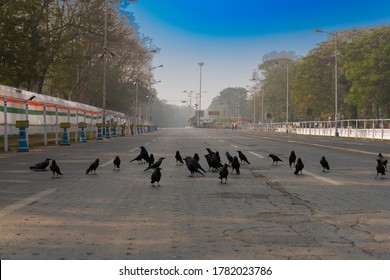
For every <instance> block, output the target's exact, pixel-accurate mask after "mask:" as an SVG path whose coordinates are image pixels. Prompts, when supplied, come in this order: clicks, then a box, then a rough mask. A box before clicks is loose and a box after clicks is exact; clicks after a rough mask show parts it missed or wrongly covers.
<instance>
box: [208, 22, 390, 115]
mask: <svg viewBox="0 0 390 280" xmlns="http://www.w3.org/2000/svg"><path fill="white" fill-rule="evenodd" d="M329 35H330V36H329V39H328V40H327V41H325V42H322V43H320V44H318V46H317V47H316V48H314V49H312V50H311V51H309V53H308V54H307V55H306V56H303V57H299V56H297V55H296V54H295V53H294V52H292V51H281V52H277V51H273V52H270V53H268V54H266V55H264V56H263V59H262V61H261V62H260V63H259V65H258V70H256V71H254V72H253V75H252V77H251V78H250V81H251V82H252V83H253V86H252V88H251V89H245V88H235V89H234V88H233V89H232V88H228V89H224V90H223V91H221V93H220V95H219V96H217V97H216V98H215V99H214V100H213V102H212V104H211V106H210V108H211V109H213V108H214V109H216V108H220V110H226V108H228V110H229V109H230V110H232V112H233V110H234V108H235V107H237V102H239V103H240V101H237V100H236V99H235V96H237V94H238V92H241V91H245V90H246V91H247V92H248V98H247V100H246V107H245V110H242V109H241V111H240V112H242V113H241V114H242V115H245V116H246V117H247V118H248V119H249V120H251V121H253V120H254V121H255V122H259V121H260V122H269V121H274V122H284V121H286V119H287V118H286V117H287V116H286V113H287V111H288V120H289V121H307V120H329V119H330V120H334V118H335V113H336V112H335V111H336V108H335V107H336V106H335V104H336V97H335V92H336V87H335V80H336V79H335V74H336V68H335V65H336V57H335V54H336V53H335V47H337V119H358V118H360V119H363V118H366V119H371V118H375V119H381V118H383V119H386V118H387V119H388V118H390V26H387V25H384V26H377V27H367V28H359V29H353V30H342V31H338V32H337V33H332V34H329ZM331 35H333V36H331ZM335 40H337V41H335ZM336 42H337V45H336V44H335V43H336ZM287 98H288V99H287ZM287 100H288V101H287ZM221 104H227V105H226V108H225V109H224V108H222V107H221ZM239 106H241V107H242V106H243V105H242V104H241V103H240V105H239ZM287 106H288V110H287ZM232 116H233V115H232V114H231V115H230V117H232Z"/></svg>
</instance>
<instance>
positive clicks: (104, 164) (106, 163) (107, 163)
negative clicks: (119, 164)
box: [100, 160, 113, 167]
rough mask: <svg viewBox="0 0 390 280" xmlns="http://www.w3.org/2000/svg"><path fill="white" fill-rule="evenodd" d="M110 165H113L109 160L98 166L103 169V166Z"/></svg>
mask: <svg viewBox="0 0 390 280" xmlns="http://www.w3.org/2000/svg"><path fill="white" fill-rule="evenodd" d="M111 163H113V161H112V160H109V161H107V162H105V163H103V164H100V166H101V167H104V166H107V165H109V164H111Z"/></svg>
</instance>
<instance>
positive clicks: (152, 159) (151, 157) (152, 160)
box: [149, 154, 154, 166]
mask: <svg viewBox="0 0 390 280" xmlns="http://www.w3.org/2000/svg"><path fill="white" fill-rule="evenodd" d="M153 163H154V155H153V154H150V156H149V166H151V165H152V164H153Z"/></svg>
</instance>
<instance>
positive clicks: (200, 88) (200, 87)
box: [198, 61, 205, 125]
mask: <svg viewBox="0 0 390 280" xmlns="http://www.w3.org/2000/svg"><path fill="white" fill-rule="evenodd" d="M204 64H205V63H204V62H203V61H200V62H198V65H199V68H200V72H199V108H198V124H199V125H200V112H201V110H202V67H203V65H204Z"/></svg>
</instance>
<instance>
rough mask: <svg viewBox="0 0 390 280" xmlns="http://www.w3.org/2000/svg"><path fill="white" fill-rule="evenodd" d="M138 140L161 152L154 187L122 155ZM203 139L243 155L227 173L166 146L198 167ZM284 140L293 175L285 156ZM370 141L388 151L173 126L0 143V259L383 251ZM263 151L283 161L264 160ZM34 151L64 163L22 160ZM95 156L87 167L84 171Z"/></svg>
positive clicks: (389, 254) (385, 223)
mask: <svg viewBox="0 0 390 280" xmlns="http://www.w3.org/2000/svg"><path fill="white" fill-rule="evenodd" d="M140 146H145V147H146V149H147V150H148V152H149V153H153V154H154V157H155V158H156V159H158V158H159V157H165V160H164V161H163V163H162V165H161V167H162V171H161V172H162V178H161V182H160V184H161V186H160V187H153V186H152V184H151V183H150V176H151V174H152V170H148V171H143V170H144V169H145V166H144V165H143V164H138V163H137V162H132V163H130V162H129V160H131V159H133V158H134V157H136V156H137V155H138V153H139V151H140V149H139V147H140ZM205 148H210V149H212V150H214V151H219V152H220V154H221V158H222V161H223V162H225V161H227V159H226V157H225V152H226V151H229V152H230V153H231V154H232V155H237V151H238V150H241V151H242V152H244V154H245V155H246V156H247V158H248V160H249V162H250V163H251V164H250V165H248V164H243V165H241V173H240V174H239V175H237V174H229V176H228V180H227V184H220V180H219V179H218V173H216V172H211V171H210V172H208V173H206V175H205V177H202V176H201V175H199V174H196V175H195V176H194V177H189V174H190V172H189V171H188V170H187V168H186V166H185V165H182V166H177V165H176V161H175V158H174V155H175V152H176V150H179V151H180V152H181V154H182V155H183V156H187V155H190V156H193V154H194V153H198V154H199V155H200V156H201V160H200V163H201V165H202V166H203V167H204V168H205V169H206V170H207V169H208V165H207V163H206V160H205V158H204V156H203V155H205V154H206V153H207V152H206V149H205ZM291 150H294V151H295V152H296V154H297V156H298V157H301V158H302V160H303V163H304V165H305V168H304V169H303V175H294V174H293V171H294V169H290V168H289V166H288V156H289V154H290V151H291ZM379 152H382V154H384V155H385V156H386V157H390V143H389V142H386V141H384V142H382V141H371V140H367V141H361V140H354V139H340V138H337V139H336V138H320V137H299V136H293V135H271V134H246V133H243V132H232V131H223V130H211V129H191V128H187V129H184V128H182V129H160V130H159V131H157V132H154V133H147V134H142V135H138V136H126V137H117V138H112V139H109V140H106V139H105V140H103V141H90V142H88V143H77V144H72V145H70V146H57V147H47V148H41V149H35V150H30V152H28V153H16V152H15V153H6V154H4V153H3V154H0V228H1V234H0V259H3V260H4V259H15V260H17V259H28V260H30V259H116V260H117V259H138V260H144V259H167V260H175V259H203V260H214V259H237V260H242V259H270V260H273V259H278V260H284V259H303V260H305V259H337V260H347V259H353V260H355V259H365V260H367V259H368V260H369V259H375V260H378V259H390V203H389V201H390V179H389V176H388V175H386V176H384V178H383V179H379V178H378V179H375V178H374V177H375V175H376V170H375V166H376V157H377V155H378V153H379ZM270 153H274V154H276V155H278V156H279V157H281V159H282V160H283V162H280V163H278V165H277V166H272V165H271V163H272V160H271V159H270V158H269V157H268V155H269V154H270ZM116 155H118V156H119V157H120V158H121V160H122V164H121V169H120V171H113V167H114V166H113V163H112V161H113V159H114V157H115V156H116ZM322 155H325V156H326V158H327V159H328V161H329V164H330V168H331V170H330V172H326V173H324V172H322V168H321V166H320V163H319V161H320V159H321V156H322ZM45 158H52V159H55V160H56V161H57V163H58V165H59V166H60V168H61V171H62V173H63V174H64V175H63V176H60V177H59V178H58V179H53V178H51V177H52V173H51V172H50V171H46V172H33V171H30V170H29V166H30V165H32V164H34V163H37V162H40V161H42V160H43V159H45ZM96 158H99V159H100V163H101V165H100V166H99V168H98V169H97V174H96V175H92V174H88V175H86V174H85V170H86V169H87V168H88V166H89V165H90V164H91V163H92V162H93V161H94V160H95V159H96ZM229 170H230V169H229Z"/></svg>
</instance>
